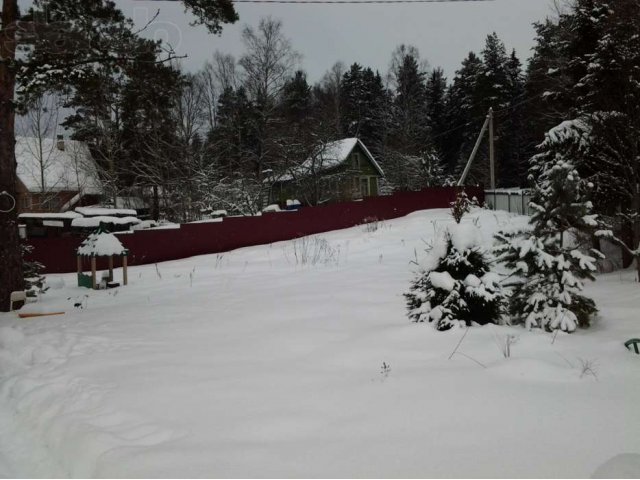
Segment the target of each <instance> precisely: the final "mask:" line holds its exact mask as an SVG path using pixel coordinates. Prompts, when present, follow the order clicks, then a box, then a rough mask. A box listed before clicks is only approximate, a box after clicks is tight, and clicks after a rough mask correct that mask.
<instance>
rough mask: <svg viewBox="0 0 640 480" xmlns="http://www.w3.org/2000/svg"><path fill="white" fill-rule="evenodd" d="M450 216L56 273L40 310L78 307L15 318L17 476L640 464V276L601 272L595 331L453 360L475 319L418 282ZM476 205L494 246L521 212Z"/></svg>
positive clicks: (474, 342)
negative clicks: (114, 279) (409, 299)
mask: <svg viewBox="0 0 640 480" xmlns="http://www.w3.org/2000/svg"><path fill="white" fill-rule="evenodd" d="M449 218H450V217H449V213H448V211H445V210H432V211H425V212H417V213H415V214H412V215H410V216H408V217H405V218H401V219H397V220H394V221H388V222H384V223H381V224H380V225H379V226H378V227H379V228H378V229H377V230H375V231H372V230H374V229H375V228H374V227H371V226H360V227H355V228H352V229H349V230H342V231H337V232H331V233H327V234H322V235H319V236H316V237H309V238H307V239H301V240H296V241H291V242H282V243H277V244H273V245H265V246H258V247H251V248H246V249H242V250H237V251H234V252H230V253H226V254H224V255H222V254H220V255H210V256H204V257H197V258H191V259H186V260H181V261H175V262H169V263H163V264H158V265H157V267H156V266H154V265H150V266H143V267H134V268H131V269H130V273H129V282H130V285H129V286H127V287H123V288H119V289H114V290H109V291H96V292H94V291H90V290H86V289H80V288H77V287H75V286H74V284H75V275H64V276H57V277H63V278H64V282H65V283H66V286H65V287H63V288H61V289H52V290H50V291H49V292H48V293H47V294H46V295H45V296H44V297H43V303H42V305H41V308H46V309H50V310H51V311H54V310H59V309H60V308H62V310H64V311H65V312H66V313H65V315H61V316H52V317H41V318H36V319H23V320H20V319H18V318H17V317H16V315H15V314H0V475H4V476H22V477H24V476H32V477H33V476H36V477H37V476H54V477H60V476H73V477H78V476H81V477H95V476H98V477H105V476H106V477H122V476H126V477H149V476H151V477H336V476H340V477H433V476H437V477H585V476H590V475H592V474H593V473H594V472H596V470H598V469H600V470H598V471H599V473H600V474H607V473H609V474H611V472H616V471H620V470H616V469H615V467H616V465H617V463H616V462H618V461H617V460H615V459H614V460H613V461H612V462H609V463H608V464H607V463H606V462H607V461H609V460H610V459H612V458H614V457H616V456H618V457H617V458H618V459H621V460H620V462H622V463H623V464H624V465H623V467H624V468H626V469H627V470H625V471H635V474H636V475H637V474H638V471H640V470H639V469H638V468H635V467H634V462H636V466H637V463H638V458H640V456H638V455H637V454H639V453H640V356H637V355H634V354H632V353H630V352H628V351H627V350H626V349H625V348H624V346H623V342H624V341H625V340H627V339H629V338H631V337H640V319H639V318H640V317H639V316H638V312H639V311H640V286H638V284H636V283H634V282H633V278H632V277H633V274H632V273H627V272H625V273H622V274H621V273H615V274H610V275H606V276H601V277H599V278H598V282H597V283H596V284H594V285H592V286H590V287H589V289H588V293H589V294H590V295H592V296H593V297H594V298H595V299H596V301H597V303H598V305H599V307H600V309H601V314H600V318H599V319H598V320H597V322H596V323H595V324H594V325H593V327H592V328H591V329H589V330H581V331H578V332H576V333H574V334H572V335H568V334H563V333H559V334H557V336H554V335H552V334H549V333H545V332H541V331H533V332H529V331H526V330H524V329H523V328H521V327H496V326H492V325H489V326H486V327H477V328H472V329H470V330H469V331H468V333H467V335H466V337H465V338H464V341H463V343H462V344H461V345H460V347H459V349H458V352H459V353H460V354H459V355H454V356H453V357H452V358H451V359H449V356H450V355H451V353H452V352H453V351H454V349H455V347H456V345H457V344H458V342H459V341H460V339H461V338H462V336H463V334H464V332H465V330H463V329H454V330H452V331H448V332H444V333H440V332H437V331H435V330H434V329H433V328H432V327H431V326H430V325H428V324H413V323H410V322H409V321H408V319H407V317H406V311H405V303H404V298H403V297H402V294H403V293H404V292H406V291H407V289H408V287H409V282H410V280H411V278H412V277H413V270H414V269H415V267H414V266H413V265H412V264H411V263H410V262H411V261H412V260H414V259H415V253H414V252H417V255H418V257H421V256H422V255H423V249H424V247H425V243H424V242H428V241H429V239H430V238H432V237H433V236H434V230H435V229H437V228H440V226H442V225H443V224H444V223H446V222H450V221H451V220H450V219H449ZM474 220H475V221H476V223H477V224H479V225H480V227H481V229H482V233H483V236H484V238H485V240H486V242H490V241H491V235H492V232H493V231H495V230H496V229H497V228H500V227H504V226H508V225H517V224H521V223H523V221H524V219H523V218H519V217H511V216H509V215H508V214H506V213H494V212H487V211H481V212H476V213H474V214H473V215H470V216H468V217H466V218H465V221H466V222H472V221H474ZM314 263H315V264H314ZM53 283H58V285H57V286H60V285H59V283H60V282H53ZM74 305H76V306H75V307H74ZM509 335H514V336H516V337H517V342H516V343H515V344H514V345H513V346H512V356H511V358H504V357H503V355H502V353H501V348H500V344H501V343H503V342H504V341H505V339H506V338H507V336H509ZM622 454H626V455H622Z"/></svg>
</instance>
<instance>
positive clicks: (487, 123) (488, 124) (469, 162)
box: [458, 108, 495, 187]
mask: <svg viewBox="0 0 640 480" xmlns="http://www.w3.org/2000/svg"><path fill="white" fill-rule="evenodd" d="M487 127H490V129H491V133H490V136H491V145H492V147H491V148H493V109H491V108H490V109H489V113H488V115H487V118H485V120H484V124H483V125H482V130H480V135H478V139H477V140H476V144H475V145H474V147H473V151H472V152H471V155H470V156H469V160H467V165H466V166H465V167H464V172H462V176H461V177H460V180H458V186H459V187H462V186H464V182H465V180H466V179H467V175H469V170H471V165H472V164H473V160H474V159H475V158H476V155H477V154H478V150H479V149H480V144H481V143H482V137H484V132H486V131H487ZM492 151H493V150H492ZM491 155H492V154H491ZM492 158H493V157H492ZM491 169H492V170H491V172H493V163H491ZM491 179H492V180H491V183H492V184H493V183H495V182H494V181H493V173H492V174H491Z"/></svg>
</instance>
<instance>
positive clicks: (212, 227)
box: [28, 187, 484, 273]
mask: <svg viewBox="0 0 640 480" xmlns="http://www.w3.org/2000/svg"><path fill="white" fill-rule="evenodd" d="M465 190H466V192H467V194H468V195H469V197H476V198H478V200H480V201H481V202H482V201H483V200H484V191H483V190H482V189H480V188H477V187H465ZM458 191H459V189H458V188H456V187H434V188H428V189H425V190H422V191H420V192H401V193H396V194H394V195H390V196H381V197H368V198H365V199H364V200H362V201H358V202H343V203H334V204H330V205H324V206H320V207H305V208H302V209H300V210H298V211H295V212H283V213H267V214H264V215H261V216H256V217H230V218H225V219H224V220H223V221H221V222H215V223H194V224H186V225H181V226H180V228H175V229H166V230H165V229H160V230H138V231H135V232H133V233H119V234H118V237H119V239H120V240H121V241H122V243H123V244H124V246H125V247H126V248H128V249H129V252H130V253H129V264H130V265H132V266H134V265H145V264H150V263H156V262H163V261H167V260H178V259H180V258H187V257H192V256H194V255H204V254H210V253H219V252H226V251H229V250H233V249H236V248H241V247H248V246H251V245H259V244H268V243H272V242H278V241H282V240H290V239H293V238H297V237H301V236H304V235H312V234H315V233H321V232H328V231H330V230H337V229H341V228H349V227H352V226H354V225H358V224H361V223H363V222H365V221H367V219H371V218H376V219H378V220H388V219H392V218H398V217H402V216H404V215H408V214H409V213H411V212H415V211H417V210H425V209H430V208H449V207H450V205H451V202H453V201H454V200H455V198H456V194H457V192H458ZM81 241H82V237H79V236H66V237H57V238H30V239H29V241H28V242H29V243H30V244H31V245H32V246H33V247H34V250H33V252H32V253H31V255H30V257H29V259H31V260H37V261H39V262H40V263H42V264H43V265H44V266H45V269H46V273H64V272H73V271H75V269H76V255H75V251H76V248H77V247H78V246H79V245H80V242H81ZM103 263H104V262H102V261H99V262H98V268H99V269H104V268H106V267H105V265H104V264H103Z"/></svg>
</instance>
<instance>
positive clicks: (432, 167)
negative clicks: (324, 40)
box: [58, 0, 640, 221]
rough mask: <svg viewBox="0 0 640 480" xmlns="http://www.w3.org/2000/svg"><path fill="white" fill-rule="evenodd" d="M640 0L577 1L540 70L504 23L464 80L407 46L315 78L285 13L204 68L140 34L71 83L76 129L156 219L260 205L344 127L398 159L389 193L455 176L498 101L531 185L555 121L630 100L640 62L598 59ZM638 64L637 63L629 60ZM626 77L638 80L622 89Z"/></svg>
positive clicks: (563, 14)
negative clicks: (524, 59) (185, 65)
mask: <svg viewBox="0 0 640 480" xmlns="http://www.w3.org/2000/svg"><path fill="white" fill-rule="evenodd" d="M636 3H637V2H635V0H625V1H622V2H617V3H616V4H615V7H614V6H611V5H603V4H601V2H595V1H591V0H579V1H576V2H573V4H571V5H567V6H565V8H564V10H563V11H558V12H555V13H554V15H553V17H549V18H548V19H546V20H545V21H543V22H540V23H536V24H535V30H536V34H537V36H536V40H535V46H534V48H533V55H532V56H531V58H530V59H529V61H528V63H527V66H526V67H523V66H522V64H521V61H520V60H519V58H518V56H517V55H516V52H515V51H513V50H511V51H509V50H508V49H507V48H506V46H505V44H504V42H503V41H502V40H501V39H500V38H499V37H498V35H497V34H495V33H492V34H490V35H488V36H487V37H486V41H485V44H484V45H483V46H480V48H479V49H478V51H477V52H469V54H468V55H467V57H466V58H464V59H463V61H462V63H461V66H460V68H459V69H458V70H457V71H456V72H455V75H454V76H453V78H452V79H447V78H446V76H445V74H444V71H443V70H442V69H441V68H439V67H431V66H429V64H428V62H427V61H426V60H425V59H424V57H423V56H422V54H421V52H420V51H419V49H418V48H417V47H414V46H406V45H400V46H398V47H397V48H396V49H395V51H394V52H393V53H392V56H391V60H390V62H389V69H388V71H387V72H379V71H374V70H373V69H372V68H370V67H367V66H364V65H360V64H358V63H353V64H351V65H345V64H344V63H342V62H337V63H335V64H334V65H333V66H332V67H331V68H330V69H329V70H328V71H327V72H326V73H325V75H324V76H323V78H322V79H321V80H320V81H318V82H316V83H310V82H309V81H308V78H307V75H306V73H305V72H304V71H303V70H301V69H300V68H299V65H300V60H301V58H300V55H299V54H298V53H297V52H296V50H295V48H294V46H293V45H292V44H291V42H290V41H289V40H288V39H287V38H286V36H285V34H284V31H283V25H282V23H281V22H280V21H279V20H277V19H273V18H264V19H262V20H261V21H260V23H259V25H257V26H245V27H244V29H243V32H242V39H243V42H244V47H245V48H244V53H243V54H242V55H241V56H240V57H239V58H234V57H233V56H231V55H227V54H224V53H221V52H216V53H215V54H214V55H213V57H212V59H211V60H210V61H209V62H207V63H206V64H205V66H204V68H202V69H201V70H200V71H198V72H195V73H187V72H183V71H182V70H181V68H180V66H179V64H178V63H176V62H162V61H159V59H161V58H162V57H163V55H164V51H163V49H162V46H161V45H159V44H154V43H153V42H150V41H148V40H144V39H141V38H135V39H132V40H131V42H132V43H134V44H135V45H137V46H138V47H137V48H134V49H133V50H132V51H133V52H134V53H135V55H134V58H133V59H132V60H131V61H129V62H127V63H126V64H125V65H123V66H118V67H117V68H114V67H113V66H105V67H103V68H98V69H94V70H93V71H91V72H89V73H88V74H87V75H84V76H82V78H80V79H77V80H76V79H71V81H70V82H69V83H67V85H65V87H64V88H62V89H58V93H59V95H60V98H61V99H62V100H63V104H64V106H65V107H66V108H70V109H72V110H73V112H74V113H73V115H71V116H69V117H68V118H67V119H66V120H65V122H64V123H63V125H64V127H65V128H67V129H69V131H70V132H71V135H72V137H73V138H75V139H78V140H83V141H86V142H88V143H89V144H90V145H91V148H92V151H93V153H94V157H95V158H96V160H97V161H98V163H99V165H100V167H101V171H102V174H103V179H104V182H105V185H106V186H107V192H108V193H109V197H110V198H114V199H115V198H117V197H118V196H120V195H124V196H126V195H131V194H137V195H144V196H145V197H146V199H147V201H148V202H149V203H150V205H151V206H152V211H153V216H154V217H156V218H158V217H165V218H168V219H171V220H176V221H189V220H194V219H198V218H200V216H201V212H202V211H204V210H206V209H207V208H214V209H227V210H228V211H230V213H239V214H253V213H256V212H258V211H260V210H261V208H262V207H264V206H265V205H264V201H265V190H266V189H268V188H269V181H270V179H272V178H277V177H278V175H280V174H283V173H286V172H289V171H291V170H292V169H294V168H296V167H297V166H299V165H300V163H301V162H303V161H304V160H305V159H306V158H307V157H308V156H309V155H311V153H312V152H313V151H314V148H316V147H317V145H319V144H323V143H327V142H329V141H332V140H336V139H340V138H346V137H358V138H360V139H361V140H362V141H363V142H364V144H365V145H366V146H367V147H368V148H369V150H370V151H371V152H372V154H373V155H374V157H375V158H376V159H377V160H378V162H379V163H380V165H381V166H382V168H383V170H384V171H385V174H386V179H385V181H386V190H387V191H398V190H400V191H401V190H416V189H420V188H423V187H426V186H432V185H442V184H448V183H451V182H452V181H455V180H457V178H459V175H460V173H461V171H462V169H463V167H464V165H465V163H466V161H467V159H468V157H469V155H470V153H471V150H472V148H473V146H474V144H475V142H476V139H477V136H478V134H479V132H480V129H481V126H482V124H483V122H484V120H485V117H486V114H487V112H488V110H489V108H493V110H494V118H495V147H496V163H497V185H498V187H527V186H529V185H530V179H529V178H528V169H529V162H530V159H531V158H532V157H533V156H534V155H536V154H537V153H539V150H538V148H537V147H538V145H540V144H542V142H543V141H544V139H545V133H546V132H548V131H549V130H550V129H552V128H553V127H555V126H556V125H558V124H559V123H561V122H563V121H566V120H570V119H575V118H577V117H579V116H581V115H583V116H584V114H588V115H592V114H594V113H597V110H596V108H595V105H596V104H597V103H598V102H600V103H606V104H607V108H609V106H610V105H613V104H615V102H618V103H620V104H621V105H620V107H619V108H616V111H624V108H626V107H625V105H628V104H629V103H630V102H629V97H626V96H625V93H624V92H625V90H624V88H626V87H625V86H624V85H626V83H625V82H624V81H623V77H624V75H625V74H627V73H628V74H630V75H634V74H637V73H636V72H635V71H634V70H633V68H636V67H637V66H634V64H633V62H632V61H631V59H629V58H626V57H625V58H620V59H618V58H610V59H607V61H608V62H609V66H610V67H611V68H610V69H608V70H605V69H601V70H600V71H599V72H596V71H592V70H593V69H594V68H595V67H594V65H595V62H594V61H593V56H594V55H595V53H596V50H598V48H600V49H602V48H603V47H602V46H599V40H601V39H602V38H611V37H612V36H613V35H616V34H618V33H617V32H618V31H619V32H620V33H619V34H620V35H624V34H625V31H637V30H633V28H636V29H637V25H635V24H634V22H637V18H638V15H637V11H636V10H634V9H637V4H636ZM625 9H626V10H625ZM625 11H626V14H625ZM618 27H619V28H618ZM625 29H626V30H625ZM633 38H634V37H633V36H632V35H628V38H627V37H625V38H621V39H616V42H620V41H621V42H627V43H626V44H625V45H628V48H626V49H619V48H618V43H616V48H610V49H609V50H608V51H606V54H607V55H614V56H615V55H618V56H623V57H624V56H625V55H626V56H629V55H632V52H633V47H634V45H633V42H635V41H636V40H634V39H633ZM602 54H603V55H604V54H605V53H602ZM617 60H620V62H618V63H616V61H617ZM625 62H626V63H625ZM625 64H626V65H627V66H628V67H629V68H630V70H629V72H622V71H620V70H621V68H623V66H624V65H625ZM597 73H600V74H601V76H603V79H601V80H598V82H600V83H597V82H596V80H595V76H596V74H597ZM585 77H586V79H587V81H583V80H584V79H585ZM605 77H606V78H605ZM616 82H619V83H622V84H624V85H623V86H622V88H616V87H617V85H618V83H616ZM627 83H628V82H627ZM598 89H600V91H598ZM612 102H613V103H612ZM585 104H588V105H589V107H586V108H587V110H584V108H585V107H584V105H585ZM631 105H632V106H633V102H631ZM635 107H637V103H635ZM631 113H633V112H631ZM625 118H626V117H625ZM635 118H637V116H636V117H635ZM594 121H595V120H594ZM613 121H614V120H612V119H611V118H608V119H607V120H606V122H605V120H604V119H602V118H601V119H600V120H599V122H600V123H603V122H605V123H611V122H613ZM618 121H621V120H618ZM600 123H599V124H598V125H600ZM632 123H633V122H632ZM621 126H622V125H621ZM624 127H625V128H628V122H626V120H625V123H624ZM598 128H599V127H598ZM630 148H631V147H630ZM595 161H596V160H589V161H587V160H585V167H584V168H585V169H590V171H591V172H592V174H593V175H594V176H597V177H598V179H599V185H600V184H602V182H603V180H605V177H606V181H607V182H609V183H615V181H614V180H613V179H614V178H618V177H624V178H621V180H624V181H627V180H628V179H629V177H627V176H626V174H624V175H623V173H622V172H621V171H620V170H619V169H618V170H616V169H613V171H608V172H607V173H606V174H605V173H604V172H602V171H601V169H600V168H599V166H598V165H595V164H593V162H595ZM488 174H489V166H488V145H487V142H486V140H485V141H484V142H483V144H482V146H481V148H480V151H479V154H478V156H477V157H476V160H475V164H474V168H473V169H472V171H471V175H470V177H469V180H468V183H479V184H484V185H488V184H489V179H488ZM587 176H588V175H587ZM631 190H633V189H631ZM598 195H600V196H601V197H603V198H605V197H606V198H607V202H606V203H607V205H608V206H609V207H610V208H609V210H611V209H615V208H616V207H617V205H620V204H621V200H620V198H619V197H620V194H619V193H614V192H613V191H611V190H607V189H606V186H605V185H600V186H599V189H598ZM628 195H631V196H633V195H632V194H631V192H629V193H628ZM612 196H613V197H615V198H609V197H612ZM636 201H637V200H636ZM638 204H639V205H640V203H638Z"/></svg>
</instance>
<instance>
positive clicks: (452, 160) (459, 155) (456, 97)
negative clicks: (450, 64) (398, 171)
mask: <svg viewBox="0 0 640 480" xmlns="http://www.w3.org/2000/svg"><path fill="white" fill-rule="evenodd" d="M481 75H482V60H480V58H478V56H477V55H476V54H475V53H473V52H469V55H468V56H467V57H466V58H465V59H464V60H463V62H462V67H461V68H460V70H458V71H457V72H456V75H455V77H454V78H453V84H452V85H451V87H450V88H449V91H448V92H447V112H448V114H447V118H448V121H447V124H448V127H449V128H448V129H449V130H450V133H449V134H448V135H447V136H446V137H445V145H446V149H445V151H444V158H445V162H446V163H447V165H448V171H449V172H450V173H452V174H453V173H461V172H462V166H463V165H464V164H465V163H466V161H467V159H468V157H469V154H470V153H471V150H472V148H473V145H474V143H475V141H476V138H477V136H478V133H479V132H480V127H481V126H482V122H483V121H484V117H485V115H486V112H484V111H482V107H480V108H479V107H478V102H477V96H476V95H477V90H478V82H479V78H480V76H481Z"/></svg>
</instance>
